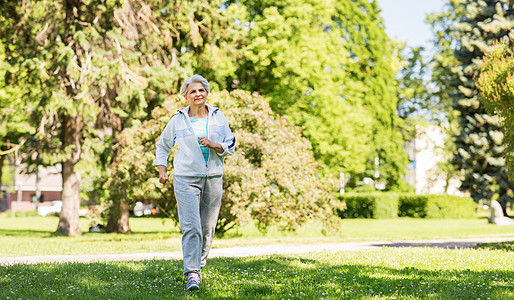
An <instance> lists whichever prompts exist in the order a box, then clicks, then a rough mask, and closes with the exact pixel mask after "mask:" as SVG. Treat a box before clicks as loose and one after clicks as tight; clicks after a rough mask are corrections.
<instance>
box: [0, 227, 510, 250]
mask: <svg viewBox="0 0 514 300" xmlns="http://www.w3.org/2000/svg"><path fill="white" fill-rule="evenodd" d="M58 222H59V220H58V218H57V217H27V218H6V217H1V218H0V239H1V241H2V247H0V256H26V255H53V254H114V253H147V252H148V253H149V252H171V251H180V250H181V234H180V229H179V228H178V227H177V226H176V225H175V224H174V223H173V222H172V221H171V220H170V219H157V218H131V219H130V226H131V229H132V231H133V234H105V233H89V232H88V225H89V224H88V221H87V220H86V219H80V228H81V230H82V231H83V232H84V234H83V235H81V236H73V237H64V236H55V235H54V234H53V232H54V231H55V229H56V228H57V224H58ZM322 230H323V226H322V224H321V222H317V221H313V222H310V223H308V224H306V225H305V226H303V227H301V228H299V229H298V230H297V231H295V232H287V231H286V232H284V231H279V230H278V228H277V227H276V226H273V227H271V228H269V229H268V230H267V232H265V233H263V232H261V231H259V230H258V229H257V227H256V226H255V224H253V223H250V224H247V225H245V226H242V227H240V228H238V229H236V230H232V231H229V232H227V233H226V234H225V236H224V237H222V238H220V237H216V238H215V239H214V242H213V248H225V247H235V246H252V245H267V244H274V243H331V242H358V241H399V240H427V239H452V238H479V237H514V226H496V225H491V224H488V223H487V220H486V219H484V218H476V219H458V220H447V219H444V220H435V219H430V220H424V219H411V218H396V219H379V220H373V219H345V220H342V222H341V226H340V228H338V229H337V230H336V231H335V232H330V233H329V234H325V235H323V234H322V233H321V232H322Z"/></svg>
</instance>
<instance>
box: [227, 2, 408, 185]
mask: <svg viewBox="0 0 514 300" xmlns="http://www.w3.org/2000/svg"><path fill="white" fill-rule="evenodd" d="M234 2H236V3H239V4H240V6H241V7H243V8H244V9H245V11H246V18H245V19H243V20H242V26H244V27H245V28H246V29H247V35H246V38H245V44H244V45H243V53H242V58H241V60H240V67H239V68H238V69H237V71H236V75H237V78H236V79H235V82H234V86H235V87H241V88H243V89H245V90H252V91H258V92H259V93H261V94H263V95H265V96H266V97H267V98H269V99H270V105H271V107H272V108H273V110H274V111H275V112H277V113H279V114H282V115H285V116H287V117H288V118H289V119H290V120H292V121H293V122H294V123H295V124H297V125H300V126H303V127H305V131H304V134H305V136H307V137H308V138H309V139H310V141H311V143H312V144H313V148H314V152H315V155H316V157H317V158H318V159H319V160H320V161H321V162H323V163H324V164H325V165H326V166H327V168H328V170H329V172H331V173H333V174H338V173H339V172H345V173H349V174H351V176H352V180H351V181H350V184H353V185H355V184H357V182H358V181H359V180H361V179H362V178H363V177H373V176H374V175H375V174H377V173H376V172H375V165H374V161H375V159H376V158H378V159H379V164H380V166H379V168H380V173H379V174H380V178H377V180H379V181H382V182H383V183H384V184H385V185H386V186H387V188H395V187H398V186H401V185H402V180H403V179H402V175H403V173H404V171H405V165H406V162H407V160H406V155H405V153H404V151H403V150H402V145H403V140H402V136H401V134H400V133H399V130H398V128H397V126H398V117H397V116H396V105H397V95H396V89H395V77H394V73H395V69H394V68H393V60H392V52H393V46H392V43H391V41H390V40H389V38H388V37H387V36H386V34H385V32H384V27H383V24H382V20H381V18H380V16H379V8H378V6H377V4H376V2H375V1H371V2H370V1H364V0H359V1H349V0H342V1H332V0H323V1H308V0H304V1H287V0H283V1H278V2H277V1H267V0H264V1H234Z"/></svg>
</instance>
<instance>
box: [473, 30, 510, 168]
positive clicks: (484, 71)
mask: <svg viewBox="0 0 514 300" xmlns="http://www.w3.org/2000/svg"><path fill="white" fill-rule="evenodd" d="M513 40H514V35H513V34H511V35H510V37H509V38H504V39H503V40H500V41H499V42H498V43H496V44H495V45H494V46H493V47H492V48H491V49H490V50H489V51H487V54H486V56H485V57H484V60H483V65H482V68H481V72H480V76H479V77H478V80H477V81H476V84H477V87H478V89H479V91H480V93H481V95H482V103H483V104H484V106H485V107H486V108H487V109H488V111H489V112H491V113H496V114H498V115H499V116H500V120H501V122H502V127H503V129H504V133H505V142H506V145H507V150H506V151H505V152H506V154H507V157H508V158H509V159H510V160H509V162H510V165H509V167H510V173H511V174H514V50H513V49H514V41H513Z"/></svg>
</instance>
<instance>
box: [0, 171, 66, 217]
mask: <svg viewBox="0 0 514 300" xmlns="http://www.w3.org/2000/svg"><path fill="white" fill-rule="evenodd" d="M23 168H24V167H23V165H21V166H18V168H17V172H16V176H15V179H14V182H13V184H12V186H11V187H9V189H7V188H5V187H4V189H3V190H4V192H3V195H2V196H3V197H2V203H0V204H1V205H0V211H6V210H8V209H10V210H12V211H20V210H23V211H26V210H35V209H36V207H37V206H47V205H52V202H53V201H56V200H61V196H62V176H61V172H60V170H59V169H58V168H57V167H48V168H40V169H39V172H38V176H37V177H38V178H36V174H35V173H32V174H23V172H22V170H23ZM38 190H39V194H40V197H39V199H38V201H37V203H35V202H34V200H36V199H33V197H34V195H36V194H38V192H37V191H38Z"/></svg>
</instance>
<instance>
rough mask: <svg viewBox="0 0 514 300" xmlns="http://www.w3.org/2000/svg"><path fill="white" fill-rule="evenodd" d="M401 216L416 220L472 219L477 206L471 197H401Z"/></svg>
mask: <svg viewBox="0 0 514 300" xmlns="http://www.w3.org/2000/svg"><path fill="white" fill-rule="evenodd" d="M399 203H400V206H399V209H398V211H399V216H400V217H414V218H430V219H444V218H452V219H458V218H471V217H473V216H474V215H475V211H476V204H475V202H473V199H471V198H470V197H459V196H451V195H414V194H400V195H399Z"/></svg>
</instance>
